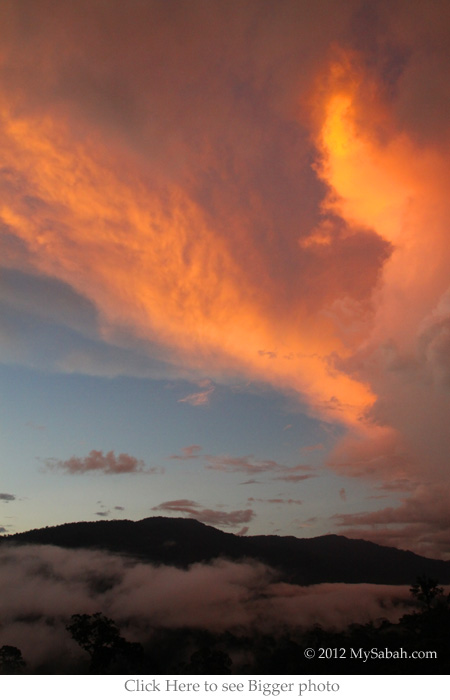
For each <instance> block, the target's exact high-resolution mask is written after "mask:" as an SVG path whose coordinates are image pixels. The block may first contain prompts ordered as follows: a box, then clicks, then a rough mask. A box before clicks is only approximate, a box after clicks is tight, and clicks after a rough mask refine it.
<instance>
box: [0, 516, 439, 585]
mask: <svg viewBox="0 0 450 700" xmlns="http://www.w3.org/2000/svg"><path fill="white" fill-rule="evenodd" d="M25 543H30V544H48V545H56V546H59V547H68V548H89V549H102V550H106V551H109V552H114V553H120V554H124V555H127V556H132V557H137V558H139V559H141V560H144V561H148V562H152V563H156V564H166V565H172V566H178V567H187V566H189V565H191V564H194V563H196V562H205V561H211V560H212V559H215V558H218V557H224V558H226V559H231V560H242V559H255V560H257V561H260V562H263V563H265V564H268V565H269V566H271V567H273V568H275V569H277V570H278V571H279V573H280V575H281V578H282V579H284V580H285V581H290V582H292V583H297V584H304V585H307V584H312V583H325V582H330V583H331V582H342V583H379V584H382V583H384V584H411V583H413V582H414V581H415V580H416V578H417V576H420V575H427V576H429V577H432V578H434V579H437V580H438V581H439V583H441V584H448V583H450V562H449V561H445V562H444V561H439V560H434V559H428V558H425V557H421V556H418V555H417V554H414V553H412V552H409V551H403V550H399V549H395V548H393V547H382V546H380V545H376V544H374V543H372V542H367V541H365V540H353V539H348V538H347V537H342V536H339V535H324V536H322V537H314V538H310V539H299V538H297V537H279V536H276V535H268V536H252V537H249V536H248V537H243V536H237V535H233V534H230V533H225V532H222V531H221V530H217V529H216V528H213V527H209V526H207V525H204V524H202V523H200V522H198V521H196V520H193V519H186V518H164V517H153V518H145V519H144V520H139V521H137V522H133V521H131V520H110V521H97V522H79V523H68V524H65V525H57V526H55V527H46V528H42V529H39V530H30V531H29V532H23V533H19V534H15V535H5V536H3V537H1V538H0V544H2V545H8V544H25Z"/></svg>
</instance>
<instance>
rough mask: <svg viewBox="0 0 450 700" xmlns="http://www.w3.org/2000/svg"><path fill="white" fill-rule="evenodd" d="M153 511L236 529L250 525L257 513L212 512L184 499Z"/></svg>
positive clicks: (249, 510)
mask: <svg viewBox="0 0 450 700" xmlns="http://www.w3.org/2000/svg"><path fill="white" fill-rule="evenodd" d="M152 510H165V511H167V512H178V513H186V514H187V515H189V517H191V518H194V519H195V520H200V522H202V523H207V524H208V525H226V526H228V527H236V526H237V525H240V524H241V523H248V522H250V520H252V518H254V516H255V513H254V511H253V510H251V509H250V508H248V509H247V510H232V511H228V512H226V511H223V510H211V509H209V508H202V506H200V504H199V503H197V502H196V501H190V500H188V499H185V498H182V499H179V500H176V501H165V502H164V503H160V504H159V506H155V507H154V508H152Z"/></svg>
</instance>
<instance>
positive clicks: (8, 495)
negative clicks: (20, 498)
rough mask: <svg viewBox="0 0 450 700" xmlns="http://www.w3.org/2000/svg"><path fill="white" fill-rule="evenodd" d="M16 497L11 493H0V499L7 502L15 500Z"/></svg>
mask: <svg viewBox="0 0 450 700" xmlns="http://www.w3.org/2000/svg"><path fill="white" fill-rule="evenodd" d="M15 500H16V497H15V496H14V495H13V494H12V493H0V501H4V502H5V503H9V502H10V501H15Z"/></svg>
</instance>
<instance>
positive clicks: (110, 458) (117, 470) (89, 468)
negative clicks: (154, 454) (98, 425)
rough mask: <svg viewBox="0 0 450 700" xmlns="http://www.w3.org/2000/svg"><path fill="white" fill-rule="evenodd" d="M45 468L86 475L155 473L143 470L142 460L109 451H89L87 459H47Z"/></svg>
mask: <svg viewBox="0 0 450 700" xmlns="http://www.w3.org/2000/svg"><path fill="white" fill-rule="evenodd" d="M46 464H47V467H49V468H50V469H59V470H61V471H65V472H67V473H68V474H86V473H87V472H102V473H103V474H143V473H147V474H149V473H152V472H155V471H156V470H155V469H145V463H144V462H143V461H142V459H136V457H133V456H132V455H128V454H126V453H123V452H122V453H121V454H120V455H118V456H117V457H116V455H115V454H114V452H113V451H112V450H111V451H110V452H107V453H106V454H103V452H102V450H91V451H90V452H89V454H88V456H87V457H83V458H80V457H75V456H74V457H70V458H69V459H65V460H59V459H48V460H46Z"/></svg>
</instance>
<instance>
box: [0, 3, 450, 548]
mask: <svg viewBox="0 0 450 700" xmlns="http://www.w3.org/2000/svg"><path fill="white" fill-rule="evenodd" d="M449 58H450V4H449V3H448V2H447V0H427V2H423V1H419V2H417V1H415V0H389V1H388V0H373V1H371V2H370V1H362V0H339V1H338V0H317V1H316V2H308V1H307V0H226V1H224V0H127V1H126V2H124V0H76V1H75V0H2V2H1V4H0V98H1V99H0V250H1V257H0V265H1V270H0V387H1V392H0V397H1V398H0V437H1V445H2V449H1V452H0V464H1V483H0V490H1V493H0V531H1V532H4V533H13V532H17V531H22V530H27V529H31V528H35V527H43V526H45V525H55V524H59V523H63V522H71V521H79V520H100V519H113V518H128V519H132V520H137V519H141V518H145V517H149V516H154V515H165V516H177V517H195V518H197V519H198V520H201V521H202V522H204V523H206V524H209V525H213V526H215V527H218V528H220V529H223V530H225V531H228V532H234V533H241V534H250V535H252V534H280V535H295V536H297V537H314V536H317V535H322V534H325V533H329V532H333V533H337V534H344V535H347V536H350V537H362V538H364V539H370V540H372V541H374V542H378V543H380V544H386V545H391V546H396V547H401V548H407V549H412V550H413V551H416V552H418V553H420V554H426V555H429V556H439V557H443V558H449V557H450V470H449V458H450V429H449V425H448V423H449V416H450V412H449V409H450V240H449V236H450V231H449V220H450V200H449V197H448V183H449V176H448V167H449V166H448V164H449V162H450V160H449V159H450V118H449V117H450V115H449V110H450V81H449V79H448V75H449Z"/></svg>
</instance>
